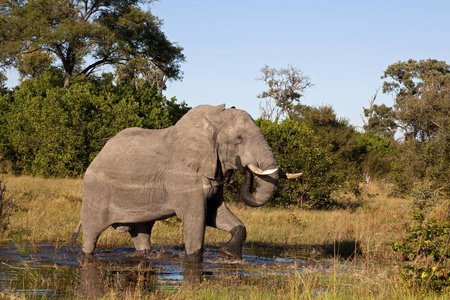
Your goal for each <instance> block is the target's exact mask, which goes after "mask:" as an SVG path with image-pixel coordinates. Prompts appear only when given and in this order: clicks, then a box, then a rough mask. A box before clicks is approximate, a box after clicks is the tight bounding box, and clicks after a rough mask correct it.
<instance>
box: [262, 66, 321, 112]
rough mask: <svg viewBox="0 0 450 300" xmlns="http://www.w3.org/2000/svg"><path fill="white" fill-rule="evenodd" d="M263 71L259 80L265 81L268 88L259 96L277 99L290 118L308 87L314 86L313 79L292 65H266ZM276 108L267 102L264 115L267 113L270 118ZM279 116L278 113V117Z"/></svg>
mask: <svg viewBox="0 0 450 300" xmlns="http://www.w3.org/2000/svg"><path fill="white" fill-rule="evenodd" d="M261 73H262V76H261V77H259V78H258V80H262V81H264V83H265V84H266V85H267V87H268V89H267V91H264V92H262V93H261V94H259V95H258V98H262V99H268V101H270V100H273V101H275V105H276V106H277V107H279V108H280V109H281V110H282V112H283V113H284V114H285V117H286V119H290V118H291V113H292V111H293V110H294V105H295V103H296V102H297V103H298V102H299V101H300V98H301V97H303V94H304V92H305V90H306V89H307V88H308V87H311V86H313V84H312V83H311V79H310V78H309V77H308V76H306V75H304V74H303V72H302V71H301V70H300V69H297V68H296V67H293V66H291V65H289V66H288V67H287V68H280V69H275V68H270V67H269V66H267V65H266V66H264V67H263V68H261ZM274 110H275V108H274V107H273V106H271V105H270V103H267V102H266V109H264V108H263V109H262V111H263V117H264V115H265V116H266V117H267V118H269V119H270V117H271V116H272V115H273V113H274ZM278 116H279V115H278V114H276V117H278Z"/></svg>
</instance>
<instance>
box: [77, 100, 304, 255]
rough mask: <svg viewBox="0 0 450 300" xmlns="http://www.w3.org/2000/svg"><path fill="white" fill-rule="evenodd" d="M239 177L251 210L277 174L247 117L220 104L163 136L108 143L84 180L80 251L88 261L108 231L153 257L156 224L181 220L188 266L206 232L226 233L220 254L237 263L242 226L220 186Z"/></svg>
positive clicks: (137, 131)
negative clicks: (122, 233)
mask: <svg viewBox="0 0 450 300" xmlns="http://www.w3.org/2000/svg"><path fill="white" fill-rule="evenodd" d="M235 171H239V172H240V173H242V174H244V183H243V185H242V187H241V191H240V198H241V199H242V201H243V202H244V203H245V204H247V205H249V206H253V207H257V206H261V205H263V204H265V203H267V201H268V200H269V199H270V198H271V197H272V196H273V195H274V193H275V191H276V190H277V184H278V180H279V179H280V178H288V179H289V178H296V177H298V176H300V175H301V173H299V174H286V173H284V172H283V171H281V170H280V169H279V168H278V164H277V162H276V160H275V157H274V155H273V153H272V151H271V149H270V147H269V145H268V143H267V141H266V140H265V138H264V135H263V133H262V132H261V130H260V129H259V128H258V127H257V125H256V124H255V122H254V120H253V119H252V117H251V116H250V115H249V114H248V113H247V112H245V111H243V110H239V109H236V108H234V107H231V108H225V105H224V104H222V105H219V106H211V105H200V106H197V107H194V108H192V109H191V110H189V111H188V112H187V113H186V114H185V115H184V116H183V117H182V118H181V119H180V120H179V121H178V122H177V123H176V124H175V125H173V126H171V127H168V128H166V129H155V130H151V129H142V128H128V129H125V130H123V131H121V132H119V133H118V134H117V135H116V136H114V137H113V138H111V139H109V140H108V141H107V143H106V144H105V145H104V147H103V149H102V150H101V151H100V152H99V153H98V155H97V156H96V157H95V158H94V160H93V161H92V163H91V164H90V165H89V167H88V168H87V170H86V172H85V175H84V179H83V196H82V206H81V221H80V224H79V226H78V228H77V230H76V232H75V233H74V238H73V239H76V236H77V235H78V232H79V230H80V226H82V227H83V245H82V251H83V252H84V253H85V254H87V255H89V254H93V252H94V250H95V248H96V244H97V240H98V238H99V236H100V234H101V233H102V232H103V231H104V230H105V229H107V228H108V227H110V226H112V227H113V228H115V229H117V230H119V231H128V232H129V234H130V235H131V237H132V240H133V243H134V246H135V248H136V251H137V252H138V253H145V252H148V251H150V235H151V231H152V227H153V225H154V223H155V221H158V220H163V219H166V218H169V217H172V216H175V215H176V216H177V217H178V218H180V219H181V222H182V227H183V236H184V243H185V245H184V246H185V247H184V248H185V250H184V252H185V260H186V262H193V263H196V262H201V261H202V259H203V247H204V235H205V226H211V227H213V228H217V229H220V230H223V231H226V232H229V233H230V234H231V239H230V240H229V241H228V242H227V243H226V244H225V245H224V246H223V247H222V248H221V249H220V251H221V252H222V253H223V254H224V255H226V256H227V257H229V258H232V259H241V258H242V246H243V243H244V241H245V239H246V228H245V226H244V224H243V223H242V222H241V221H240V220H239V219H238V218H237V217H236V216H235V215H234V214H233V213H232V212H231V211H230V210H229V209H228V207H227V206H226V204H225V202H224V196H223V186H224V184H226V183H227V182H230V181H231V180H232V179H233V176H234V174H235Z"/></svg>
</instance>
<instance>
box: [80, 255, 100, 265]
mask: <svg viewBox="0 0 450 300" xmlns="http://www.w3.org/2000/svg"><path fill="white" fill-rule="evenodd" d="M78 262H79V263H80V265H82V266H83V265H90V264H93V263H96V262H98V257H97V255H95V254H94V252H90V253H86V252H81V253H80V254H79V255H78Z"/></svg>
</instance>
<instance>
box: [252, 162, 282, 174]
mask: <svg viewBox="0 0 450 300" xmlns="http://www.w3.org/2000/svg"><path fill="white" fill-rule="evenodd" d="M247 167H248V168H249V169H250V171H252V172H253V173H255V174H256V175H270V174H273V173H275V172H276V171H278V168H275V169H269V170H261V169H260V168H258V167H257V166H255V165H254V164H248V165H247Z"/></svg>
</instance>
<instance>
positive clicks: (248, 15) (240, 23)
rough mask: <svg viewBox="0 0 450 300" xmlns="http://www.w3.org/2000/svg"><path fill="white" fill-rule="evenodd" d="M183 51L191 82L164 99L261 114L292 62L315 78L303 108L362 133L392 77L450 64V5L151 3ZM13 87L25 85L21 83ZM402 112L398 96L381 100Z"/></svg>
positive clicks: (392, 1) (315, 0)
mask: <svg viewBox="0 0 450 300" xmlns="http://www.w3.org/2000/svg"><path fill="white" fill-rule="evenodd" d="M149 8H150V9H151V11H152V13H153V14H154V15H156V16H158V17H159V18H160V19H162V20H163V21H164V25H163V27H162V28H163V31H164V32H165V33H166V35H167V37H168V38H169V40H170V41H172V42H177V43H179V45H180V46H182V47H183V48H184V54H185V55H186V59H187V62H186V63H183V64H182V70H183V72H184V79H183V81H180V82H173V83H169V85H168V88H167V90H166V91H165V95H166V96H167V97H172V96H176V97H177V99H178V100H179V101H185V102H187V103H188V105H190V106H196V105H198V104H213V105H216V104H221V103H225V104H226V105H227V106H228V107H229V106H236V107H237V108H241V109H244V110H246V111H248V112H249V113H250V114H251V115H252V116H253V117H254V118H257V117H258V116H259V102H260V99H258V98H257V97H256V96H257V95H258V94H259V93H261V92H262V91H264V90H265V88H266V87H265V85H264V83H263V82H261V81H258V80H256V78H257V77H259V76H260V75H261V73H260V69H261V68H262V67H263V66H264V65H268V66H270V67H275V68H281V67H287V66H288V65H289V64H290V65H292V66H294V67H296V68H298V69H300V70H302V71H303V73H304V75H307V76H309V77H310V78H311V81H312V83H314V84H315V86H314V87H312V88H310V89H308V90H306V93H305V97H304V98H302V99H301V102H302V103H303V104H307V105H313V106H319V105H331V106H332V107H333V108H334V110H335V111H336V113H337V115H338V117H341V118H347V119H348V120H350V123H351V124H353V125H356V126H361V125H362V119H361V116H360V115H361V114H362V112H363V109H362V108H363V107H367V106H368V102H369V99H370V98H371V97H372V96H373V94H374V93H375V91H376V89H377V88H379V87H380V86H381V85H382V83H383V80H382V79H380V77H381V76H382V75H383V72H384V70H386V68H387V67H388V66H389V65H390V64H392V63H395V62H397V61H406V60H408V59H410V58H412V59H415V60H421V59H428V58H433V59H438V60H444V61H447V62H448V63H450V61H449V60H450V58H449V56H450V17H449V16H450V1H448V0H439V1H434V0H428V1H427V0H422V1H417V0H408V1H404V0H401V1H400V0H378V1H363V0H359V1H356V0H352V1H350V0H348V1H338V0H335V1H332V0H310V1H306V0H297V1H294V0H277V1H266V0H260V1H255V0H238V1H237V0H227V1H222V0H214V1H206V0H203V1H200V0H189V1H183V0H177V1H176V0H160V1H156V2H154V3H152V4H150V5H149ZM7 76H8V77H10V79H11V80H10V81H9V82H8V86H14V85H16V84H17V75H14V74H13V73H9V74H7ZM376 103H378V104H380V103H385V104H387V105H392V104H393V96H392V95H384V94H382V93H381V91H380V93H379V94H378V98H377V102H376Z"/></svg>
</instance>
